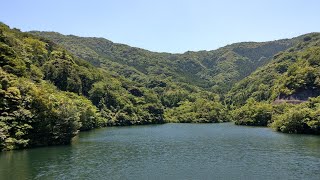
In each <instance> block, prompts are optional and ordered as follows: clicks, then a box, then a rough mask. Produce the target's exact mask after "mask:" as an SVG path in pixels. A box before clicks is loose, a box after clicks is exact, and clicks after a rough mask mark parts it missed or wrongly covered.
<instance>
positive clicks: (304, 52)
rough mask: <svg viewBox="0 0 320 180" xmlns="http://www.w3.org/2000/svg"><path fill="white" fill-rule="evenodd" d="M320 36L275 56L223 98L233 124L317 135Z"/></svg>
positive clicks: (319, 129)
mask: <svg viewBox="0 0 320 180" xmlns="http://www.w3.org/2000/svg"><path fill="white" fill-rule="evenodd" d="M319 82H320V34H319V33H312V34H307V35H304V36H303V41H302V42H300V43H299V44H297V45H296V46H294V47H292V48H290V49H288V50H287V51H284V52H281V53H279V54H277V55H276V56H275V57H274V59H273V60H272V61H271V62H270V63H269V64H268V65H266V66H263V67H261V68H259V69H258V70H257V71H256V72H254V73H252V74H251V75H250V76H248V77H246V78H245V79H243V80H242V81H240V82H239V83H237V84H236V85H235V86H234V87H233V88H232V90H231V91H230V92H229V93H228V95H227V98H226V99H227V101H228V103H229V104H230V105H231V106H233V108H234V109H235V110H234V111H233V117H234V120H235V121H236V123H237V124H244V125H263V126H267V125H269V126H272V127H273V128H274V129H276V130H279V131H283V132H289V133H315V134H319V133H320V118H319V117H320V106H319V105H320V103H319V102H320V97H319V95H320V83H319Z"/></svg>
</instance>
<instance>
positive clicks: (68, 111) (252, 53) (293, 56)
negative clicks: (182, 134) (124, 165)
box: [0, 24, 320, 150]
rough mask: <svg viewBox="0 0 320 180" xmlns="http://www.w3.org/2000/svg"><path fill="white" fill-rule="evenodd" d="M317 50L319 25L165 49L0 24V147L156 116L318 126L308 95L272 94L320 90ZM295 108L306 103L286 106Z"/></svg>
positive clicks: (159, 119)
mask: <svg viewBox="0 0 320 180" xmlns="http://www.w3.org/2000/svg"><path fill="white" fill-rule="evenodd" d="M281 51H282V52H281ZM319 54H320V53H319V34H309V35H305V36H301V37H298V38H293V39H288V40H279V41H272V42H264V43H254V42H248V43H237V44H232V45H229V46H226V47H223V48H220V49H218V50H215V51H200V52H186V53H184V54H169V53H155V52H150V51H147V50H143V49H139V48H133V47H129V46H126V45H122V44H115V43H112V42H110V41H108V40H105V39H102V38H81V37H77V36H64V35H61V34H58V33H54V32H31V33H24V32H20V31H19V30H18V29H10V28H9V27H8V26H6V25H5V24H0V65H1V67H0V85H1V86H0V89H1V90H0V99H1V102H0V149H3V150H10V149H18V148H24V147H32V146H43V145H53V144H67V143H70V140H71V138H72V137H73V136H74V135H76V134H77V132H78V131H79V130H80V131H82V130H90V129H92V128H96V127H101V126H122V125H139V124H158V123H165V122H188V123H189V122H190V123H192V122H199V123H203V122H205V123H212V122H224V121H230V120H231V119H233V120H234V121H235V122H236V124H242V125H261V126H267V125H270V126H272V127H274V128H275V129H277V130H279V131H283V132H290V133H319V118H318V115H317V114H319V113H317V112H318V111H319V110H318V109H319V106H318V103H317V102H318V100H317V99H313V100H310V101H308V102H305V103H303V104H300V105H285V104H281V103H280V102H282V101H287V100H290V101H294V102H304V101H307V100H308V98H309V97H317V96H318V95H320V94H319V92H318V89H319V86H320V80H319V79H320V78H319V72H320V71H319V70H320V69H319ZM273 57H274V58H273ZM261 66H262V68H259V67H261ZM257 68H259V69H258V70H257V71H255V70H256V69H257ZM254 71H255V72H254ZM252 72H253V73H252ZM251 73H252V74H251ZM250 74H251V75H250ZM248 75H250V76H248ZM246 76H248V77H246ZM237 82H238V83H237ZM232 87H233V88H232ZM230 89H231V90H230ZM229 90H230V91H229ZM228 91H229V93H228ZM276 99H277V100H276ZM274 100H276V102H277V103H274ZM273 104H277V105H273ZM295 109H298V110H301V109H303V110H306V113H299V116H298V114H296V115H292V113H291V112H292V111H295ZM229 112H232V113H229Z"/></svg>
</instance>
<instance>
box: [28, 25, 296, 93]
mask: <svg viewBox="0 0 320 180" xmlns="http://www.w3.org/2000/svg"><path fill="white" fill-rule="evenodd" d="M31 33H33V34H35V35H39V36H42V37H45V38H48V39H50V40H52V41H53V42H56V43H58V44H60V45H62V46H63V47H65V48H66V49H68V50H70V51H71V52H72V53H74V54H75V55H76V56H78V57H80V58H83V59H85V60H87V61H88V62H91V63H92V64H94V65H96V66H98V67H103V68H105V69H108V70H110V71H115V69H116V72H115V73H116V74H120V75H123V76H125V77H127V78H129V79H131V80H134V81H138V82H144V81H146V79H148V78H154V77H157V78H161V79H166V78H171V79H172V80H173V81H174V82H179V83H180V82H184V83H188V84H190V85H193V86H198V87H202V88H206V89H208V90H212V91H213V92H214V93H218V94H221V95H222V94H224V93H225V92H227V91H228V90H229V89H230V87H232V85H233V84H234V83H235V82H237V81H239V80H241V79H242V78H244V77H246V76H247V75H249V74H250V73H251V72H253V71H254V70H255V69H256V68H258V67H260V66H261V65H264V64H265V63H267V62H269V61H270V60H271V59H272V57H273V55H275V54H276V53H278V52H280V51H282V50H285V49H287V48H289V47H291V46H292V45H293V44H295V43H296V39H292V40H279V41H272V42H264V43H254V42H247V43H237V44H232V45H229V46H226V47H223V48H220V49H218V50H213V51H199V52H190V51H188V52H186V53H183V54H170V53H155V52H150V51H147V50H143V49H139V48H134V47H130V46H127V45H123V44H116V43H113V42H111V41H108V40H106V39H103V38H83V37H77V36H73V35H69V36H65V35H62V34H59V33H55V32H37V31H34V32H31Z"/></svg>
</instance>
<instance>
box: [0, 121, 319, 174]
mask: <svg viewBox="0 0 320 180" xmlns="http://www.w3.org/2000/svg"><path fill="white" fill-rule="evenodd" d="M0 179H1V180H5V179H68V180H69V179H139V180H140V179H166V180H167V179H259V180H260V179H315V180H319V179H320V136H312V135H294V134H282V133H278V132H274V131H272V130H271V129H269V128H258V127H245V126H235V125H233V124H232V123H221V124H164V125H150V126H133V127H109V128H103V129H97V130H93V131H89V132H82V133H80V134H79V136H77V137H75V139H74V141H73V143H72V145H68V146H55V147H45V148H35V149H28V150H20V151H11V152H2V153H0Z"/></svg>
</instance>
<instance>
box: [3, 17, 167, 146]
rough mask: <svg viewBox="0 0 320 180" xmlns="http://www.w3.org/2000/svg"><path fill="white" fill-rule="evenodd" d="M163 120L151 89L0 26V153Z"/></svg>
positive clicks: (66, 141) (33, 38)
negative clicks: (109, 127) (99, 129)
mask: <svg viewBox="0 0 320 180" xmlns="http://www.w3.org/2000/svg"><path fill="white" fill-rule="evenodd" d="M163 116H164V109H163V106H162V104H161V101H160V99H159V98H158V96H157V94H156V93H155V92H154V91H153V90H152V89H147V88H145V87H143V86H142V85H139V84H138V83H134V82H131V81H129V80H127V79H125V78H123V77H119V76H118V77H117V76H114V75H112V74H110V73H109V72H107V71H105V70H102V69H98V68H96V67H94V66H92V65H90V64H89V63H87V62H86V61H84V60H82V59H79V58H76V57H75V56H73V55H72V54H71V53H69V52H68V51H67V50H65V49H63V48H62V47H60V46H57V45H56V44H54V43H53V42H51V41H48V40H44V39H41V38H38V37H35V36H34V35H31V34H28V33H23V32H20V31H19V30H17V29H10V28H9V27H8V26H6V25H5V24H2V23H0V150H10V149H18V148H25V147H33V146H43V145H55V144H67V143H70V140H71V138H72V137H73V136H74V135H76V134H77V132H78V131H79V130H89V129H92V128H96V127H100V126H106V125H132V124H150V123H163V122H164V118H163Z"/></svg>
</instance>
